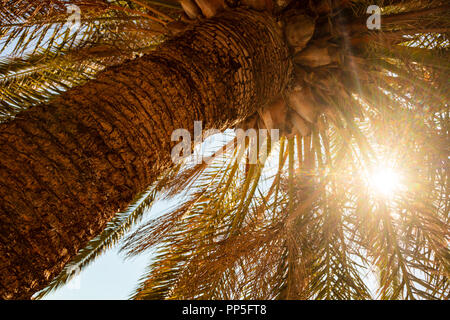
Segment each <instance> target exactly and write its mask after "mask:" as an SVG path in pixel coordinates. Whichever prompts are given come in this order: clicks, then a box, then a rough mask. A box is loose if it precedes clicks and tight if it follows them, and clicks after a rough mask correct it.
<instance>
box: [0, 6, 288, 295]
mask: <svg viewBox="0 0 450 320" xmlns="http://www.w3.org/2000/svg"><path fill="white" fill-rule="evenodd" d="M290 76H291V65H290V62H289V59H288V55H287V49H286V47H285V44H284V42H283V40H282V36H281V33H280V32H279V30H278V27H277V24H276V22H275V21H274V20H273V18H271V17H270V16H268V15H266V14H262V13H255V12H249V11H236V10H234V11H233V12H224V13H222V14H220V15H219V16H217V17H215V18H213V19H210V20H206V21H205V22H204V23H202V24H200V25H198V26H196V27H194V28H192V29H191V30H189V31H187V32H186V33H184V34H182V35H180V36H178V37H175V38H173V39H171V40H168V41H166V42H165V43H164V44H163V45H162V46H160V47H159V48H158V49H157V50H156V51H155V52H154V53H152V54H149V55H146V56H143V57H141V58H138V59H135V60H132V61H129V62H127V63H125V64H122V65H119V66H116V67H114V68H110V69H108V70H106V71H104V72H102V73H101V74H99V75H98V77H97V78H96V80H92V81H90V82H88V83H87V84H85V85H83V86H81V87H78V88H75V89H72V90H69V91H68V92H66V93H65V94H63V95H61V96H60V97H59V98H57V99H55V100H53V101H52V102H51V103H49V104H47V105H40V106H36V107H33V108H31V109H29V110H27V111H25V112H22V113H20V114H19V115H17V117H16V118H14V119H13V120H11V121H9V122H6V123H3V124H0V145H1V149H0V173H1V175H0V199H1V201H0V221H1V222H0V297H2V298H5V299H28V298H30V297H31V296H32V294H33V293H34V292H37V291H38V290H40V289H42V288H43V287H44V286H45V285H46V284H47V283H48V282H49V281H50V280H51V279H52V277H54V276H55V275H56V274H58V272H60V271H61V269H62V267H63V266H64V264H65V263H67V261H69V260H70V258H71V257H72V256H73V255H75V254H76V252H77V251H78V250H79V249H80V248H82V247H83V246H84V245H85V244H86V242H87V241H88V240H90V239H91V238H93V237H94V236H95V235H97V234H98V233H99V232H101V230H102V229H103V228H104V227H105V224H106V223H107V221H108V220H109V219H110V218H111V217H112V216H114V214H115V213H117V212H118V211H120V210H123V209H125V208H126V207H127V205H128V204H129V203H130V201H131V200H132V199H133V198H134V197H135V196H136V194H138V193H139V192H142V191H144V190H145V188H146V187H148V186H149V185H150V184H151V183H152V182H153V181H154V180H155V178H156V177H157V176H158V175H159V174H161V172H162V170H164V169H165V168H168V167H169V166H170V165H171V160H170V151H171V148H172V147H173V145H174V144H175V143H172V142H171V141H170V140H171V133H172V131H173V130H175V129H177V128H186V129H189V130H191V131H192V130H193V123H194V121H196V120H201V121H203V127H204V128H223V127H225V126H227V125H229V124H231V123H232V122H233V121H236V120H238V119H240V118H242V117H244V116H246V115H248V114H249V113H251V112H253V111H254V110H255V108H257V107H259V106H262V105H264V104H265V103H268V102H270V101H271V100H272V99H273V98H274V97H276V96H277V95H278V94H279V93H280V92H282V90H283V88H284V87H285V86H286V84H287V83H288V81H289V79H290Z"/></svg>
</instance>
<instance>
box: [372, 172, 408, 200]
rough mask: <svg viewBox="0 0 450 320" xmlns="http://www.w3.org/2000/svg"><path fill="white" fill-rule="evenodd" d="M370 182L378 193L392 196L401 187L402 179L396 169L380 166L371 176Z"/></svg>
mask: <svg viewBox="0 0 450 320" xmlns="http://www.w3.org/2000/svg"><path fill="white" fill-rule="evenodd" d="M369 183H370V184H371V186H372V187H373V188H374V189H375V190H376V191H377V192H378V193H380V194H382V195H384V196H392V195H394V194H395V192H396V191H398V190H399V189H400V186H401V179H400V175H399V174H398V172H396V171H395V170H394V169H392V168H389V167H379V168H377V169H376V170H374V171H373V172H372V173H371V175H370V176H369Z"/></svg>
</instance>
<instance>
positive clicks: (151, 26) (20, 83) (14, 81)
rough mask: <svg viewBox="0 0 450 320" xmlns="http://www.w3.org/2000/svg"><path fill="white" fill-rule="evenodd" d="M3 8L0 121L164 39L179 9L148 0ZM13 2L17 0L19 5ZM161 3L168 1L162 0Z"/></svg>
mask: <svg viewBox="0 0 450 320" xmlns="http://www.w3.org/2000/svg"><path fill="white" fill-rule="evenodd" d="M4 2H8V3H6V4H5V6H3V7H2V9H0V16H1V17H2V23H1V24H0V54H1V53H2V52H3V53H4V54H6V55H5V56H4V58H2V59H1V61H0V63H1V70H0V101H1V102H0V117H1V119H0V121H2V120H6V119H8V118H10V117H11V116H14V115H15V114H16V113H17V112H19V111H21V110H23V109H26V108H28V107H30V106H33V105H36V104H39V103H45V102H47V101H48V100H49V99H51V98H52V97H53V96H55V95H58V94H60V93H61V92H62V91H65V90H67V89H68V88H70V87H73V86H75V85H79V84H81V83H83V82H84V81H86V80H88V79H91V78H93V77H95V74H96V73H97V72H99V71H100V70H102V69H103V68H104V67H107V66H111V65H113V64H118V63H121V62H123V61H125V60H127V59H132V58H134V57H135V56H137V55H141V54H144V53H145V52H148V51H149V50H151V49H152V48H153V47H154V46H155V45H156V44H158V43H160V42H161V41H162V40H163V39H164V34H165V33H166V32H167V30H166V29H165V27H164V25H165V24H166V23H167V21H171V19H172V18H171V17H170V16H176V15H178V14H179V9H177V6H175V5H173V3H171V2H168V7H165V9H164V10H163V11H165V12H162V11H159V10H157V9H154V8H153V7H152V5H149V4H147V3H146V1H136V4H133V2H124V1H102V0H89V1H56V0H48V1H32V0H27V1H6V0H5V1H4ZM13 3H16V4H15V5H14V4H13ZM69 4H75V5H77V6H79V8H80V12H81V17H80V18H81V19H80V26H79V27H78V28H75V29H73V30H72V29H71V28H70V26H69V25H68V17H69V13H68V12H67V10H66V9H67V5H69ZM159 4H164V1H161V3H159Z"/></svg>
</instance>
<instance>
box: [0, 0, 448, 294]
mask: <svg viewBox="0 0 450 320" xmlns="http://www.w3.org/2000/svg"><path fill="white" fill-rule="evenodd" d="M370 2H371V1H370ZM68 4H75V5H77V6H78V7H79V8H80V9H81V12H82V15H81V20H80V26H79V28H77V29H75V30H74V29H70V28H68V27H67V25H66V21H67V17H68V13H67V11H66V9H67V5H68ZM370 5H372V3H369V1H346V0H335V1H327V0H325V1H318V2H315V3H312V2H310V1H300V0H299V1H256V0H255V1H254V0H245V1H241V3H239V2H232V1H229V2H226V3H224V2H223V1H220V0H208V1H206V0H202V1H200V0H195V1H192V0H189V1H186V0H182V1H180V4H178V3H173V2H171V1H167V0H148V1H145V0H130V1H120V0H117V1H115V0H109V1H107V0H83V1H82V0H74V1H63V0H45V1H32V0H17V1H13V0H3V1H2V7H1V8H2V9H0V16H1V18H2V21H3V22H2V25H1V26H0V30H1V31H0V37H1V39H2V40H1V41H3V42H2V44H3V49H2V50H4V51H5V52H6V50H8V51H9V55H8V56H7V57H6V58H4V59H3V61H1V64H0V72H1V76H0V82H1V86H0V88H1V89H0V96H1V102H0V103H1V105H0V108H1V109H0V114H1V116H2V118H1V121H2V123H0V141H1V145H2V148H1V157H0V168H1V172H2V175H1V180H0V181H1V183H0V195H1V198H2V201H1V203H0V212H1V216H0V217H1V218H0V219H1V230H0V239H1V240H0V253H1V254H0V257H1V258H0V259H1V260H0V269H1V270H2V272H1V276H0V292H1V296H2V297H3V298H7V299H18V298H30V297H31V296H32V295H33V294H34V293H35V292H38V291H39V290H41V289H44V290H42V291H40V293H39V294H38V297H40V296H43V295H45V294H46V293H48V292H50V291H51V290H53V289H55V288H57V287H59V286H61V285H62V284H64V283H65V282H67V281H68V280H69V279H70V278H71V277H72V276H73V275H74V274H75V273H76V272H77V271H78V270H79V269H80V268H82V267H83V266H85V265H87V264H88V263H90V262H92V261H93V260H94V259H95V258H96V257H97V256H98V255H99V254H101V253H102V252H103V251H104V250H105V249H108V248H109V247H111V246H112V245H115V244H117V243H118V242H119V240H120V239H121V238H122V237H123V235H124V234H125V233H126V232H127V231H128V230H130V228H131V226H133V225H136V223H137V222H139V221H140V220H141V218H142V216H143V213H144V212H145V211H146V209H147V208H148V207H149V206H150V205H151V204H152V203H153V202H154V201H156V200H157V199H160V198H161V197H163V196H165V197H173V196H174V195H177V194H180V193H182V192H184V191H186V190H189V192H188V194H187V196H186V197H185V198H184V199H185V201H184V202H183V203H182V204H181V205H180V206H179V207H177V208H175V209H174V210H172V211H170V212H167V213H166V214H164V215H163V216H161V217H160V218H158V219H154V220H152V221H150V222H148V223H144V224H143V225H141V226H140V227H139V228H138V230H137V231H136V232H134V233H133V234H132V235H131V236H129V237H128V238H127V239H126V241H125V243H124V247H123V250H124V251H126V252H127V254H128V255H130V256H131V255H134V254H138V253H141V252H144V251H146V250H148V249H152V250H156V258H155V259H154V260H153V262H152V264H151V265H150V266H149V270H148V273H147V274H145V275H144V277H143V278H142V281H141V283H140V284H139V286H138V289H137V290H136V292H135V294H133V297H134V298H137V299H173V298H175V299H221V298H225V299H229V298H236V299H241V298H243V299H254V298H259V299H311V298H313V299H367V298H373V297H374V294H373V292H372V291H371V290H370V289H369V288H368V286H367V281H366V279H365V277H364V274H367V272H370V273H374V274H376V275H377V276H378V291H377V292H376V294H377V297H379V298H383V299H397V298H406V299H416V298H422V299H436V298H438V299H439V298H440V299H444V298H448V297H449V286H448V275H449V267H450V262H449V261H450V259H449V258H450V253H449V250H448V241H449V229H448V222H449V220H448V211H449V210H448V208H449V199H448V194H449V192H448V189H447V188H448V175H447V167H448V145H449V143H448V142H449V141H448V129H449V121H448V119H449V110H448V92H449V90H448V80H447V77H446V75H447V74H448V73H449V59H448V58H449V54H448V48H449V45H450V43H449V37H448V35H449V29H450V10H449V6H448V5H446V4H445V1H419V0H411V1H395V0H391V1H378V5H379V7H380V8H381V9H382V10H381V12H382V14H383V15H382V16H381V30H377V29H375V30H371V28H368V27H367V24H366V21H367V18H368V14H367V8H368V7H369V6H370ZM196 120H201V121H202V123H203V126H204V128H205V129H210V128H219V129H221V130H225V129H229V128H243V129H252V128H254V129H273V128H277V129H280V134H281V139H280V140H279V141H275V139H272V138H271V137H270V136H269V137H259V138H258V139H259V140H260V141H259V142H263V143H262V144H261V145H260V148H259V149H258V152H259V153H261V154H264V153H268V154H269V156H268V157H264V156H261V157H259V158H258V160H257V161H256V163H254V162H251V161H249V157H250V153H251V149H252V147H253V146H254V143H252V140H251V139H247V140H244V141H243V142H242V143H238V139H237V137H234V138H232V139H231V141H230V142H229V143H227V144H226V146H224V147H222V148H220V149H219V150H216V152H215V153H213V155H211V157H210V158H208V161H207V162H202V163H200V164H190V163H189V162H186V163H184V164H176V165H174V164H173V163H172V161H171V150H172V148H173V147H174V145H175V144H176V142H174V141H171V133H172V132H173V131H174V130H175V129H178V128H185V129H188V130H189V131H190V132H191V133H192V132H193V130H194V128H193V126H194V121H196ZM261 146H262V147H261ZM225 147H226V148H225ZM274 163H275V164H274ZM380 166H381V167H382V168H381V169H376V168H377V167H380ZM387 167H389V168H387ZM387 169H390V171H389V170H388V171H386V170H387ZM377 170H378V171H377ZM374 172H375V173H374ZM376 172H381V173H383V174H384V180H383V182H384V183H385V185H383V186H382V188H381V190H378V191H377V187H376V183H374V181H376V179H375V178H376ZM386 172H388V174H386ZM396 175H398V176H399V179H398V181H397V182H396V183H394V182H392V183H391V184H386V180H388V178H389V179H391V180H393V177H394V176H396ZM388 187H390V188H388ZM383 188H384V189H383ZM130 204H131V205H130ZM127 207H128V209H127ZM155 248H156V249H155Z"/></svg>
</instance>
